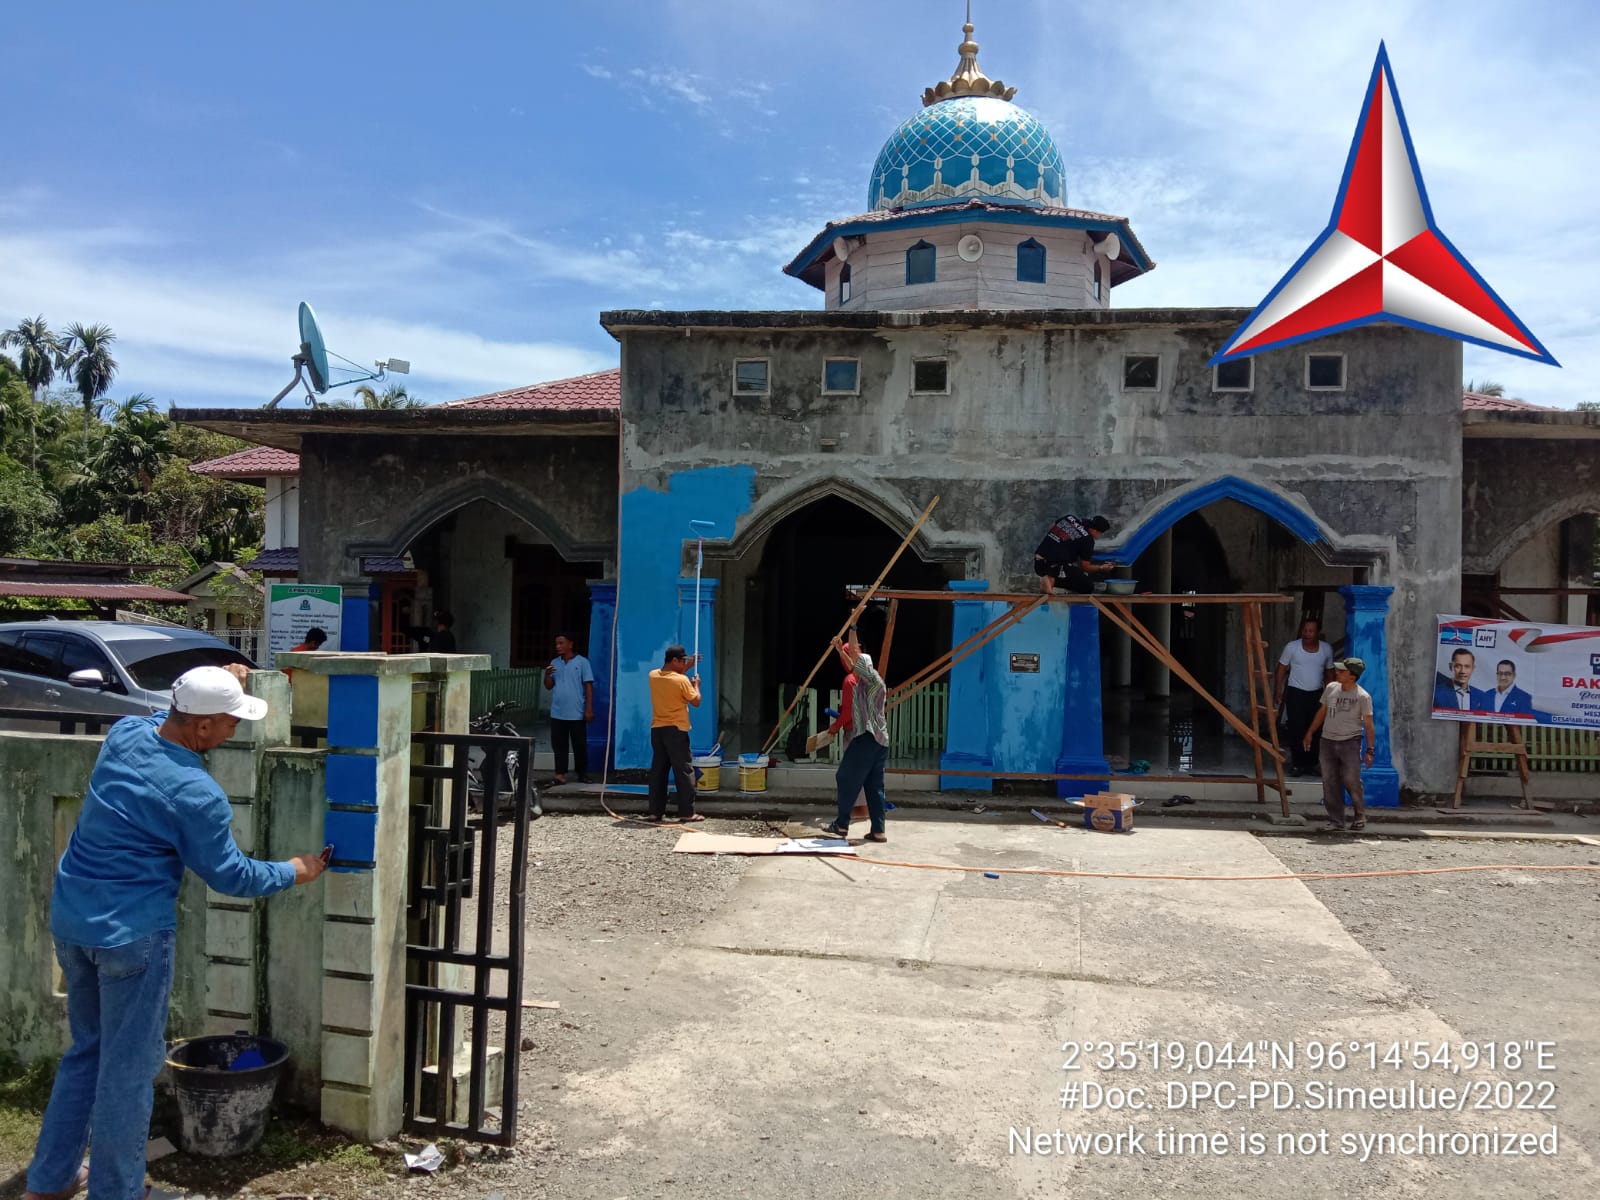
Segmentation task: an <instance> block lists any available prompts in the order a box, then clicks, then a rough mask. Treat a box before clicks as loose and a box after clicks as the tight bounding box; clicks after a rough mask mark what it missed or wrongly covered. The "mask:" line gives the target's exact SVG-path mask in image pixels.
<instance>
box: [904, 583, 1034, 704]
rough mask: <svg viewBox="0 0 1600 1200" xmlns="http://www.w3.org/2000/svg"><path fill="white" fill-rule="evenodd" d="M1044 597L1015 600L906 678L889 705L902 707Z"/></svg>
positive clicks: (1000, 632) (1011, 624)
mask: <svg viewBox="0 0 1600 1200" xmlns="http://www.w3.org/2000/svg"><path fill="white" fill-rule="evenodd" d="M1044 599H1045V597H1044V596H1043V595H1042V594H1041V595H1037V596H1031V597H1029V598H1028V602H1026V603H1015V604H1013V605H1011V607H1010V608H1008V609H1006V611H1005V612H1003V613H1001V614H1000V615H999V616H998V617H996V618H995V619H994V620H992V621H990V622H989V624H987V625H985V626H984V627H983V628H982V629H980V630H978V632H977V633H975V634H973V635H972V636H971V637H969V638H968V639H967V640H966V641H964V642H962V643H961V645H960V646H957V647H956V648H955V649H954V650H951V651H949V652H948V653H947V654H941V655H940V656H939V657H938V658H936V659H934V660H933V662H931V663H929V664H928V665H927V666H926V667H923V668H922V670H920V671H918V672H917V673H916V674H915V675H913V676H912V677H911V678H910V679H908V680H906V681H905V682H904V683H902V684H901V685H900V686H899V687H897V688H895V689H894V690H893V691H891V692H890V693H889V703H888V705H887V708H889V709H894V708H897V707H899V706H900V705H901V704H903V703H905V701H906V699H907V697H908V696H909V695H913V694H915V693H916V691H917V690H919V689H921V688H924V687H927V686H928V685H929V684H930V683H932V682H933V681H934V680H936V679H938V678H939V677H940V676H941V675H943V674H944V673H945V672H946V671H948V670H950V668H952V667H954V666H955V665H956V664H957V663H959V662H961V661H962V660H963V659H965V658H967V657H969V656H970V655H973V654H976V653H977V652H978V651H979V650H982V649H983V648H984V647H985V646H987V645H988V644H989V643H990V642H992V641H993V640H994V639H995V638H997V637H999V636H1000V635H1001V634H1002V633H1004V632H1005V631H1006V630H1008V629H1010V628H1011V627H1012V626H1013V625H1015V624H1016V623H1017V622H1018V621H1020V620H1022V618H1023V617H1025V616H1027V615H1028V614H1029V613H1030V612H1032V611H1033V610H1034V609H1036V608H1038V607H1039V603H1040V601H1042V600H1044ZM947 660H948V661H947Z"/></svg>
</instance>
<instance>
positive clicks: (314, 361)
mask: <svg viewBox="0 0 1600 1200" xmlns="http://www.w3.org/2000/svg"><path fill="white" fill-rule="evenodd" d="M300 353H301V354H303V355H305V356H306V367H307V368H308V369H309V370H310V371H311V387H312V388H313V390H315V391H316V393H317V394H318V395H321V394H322V393H323V392H325V391H327V390H328V346H327V343H325V342H324V341H323V340H322V330H321V329H320V328H319V327H318V326H317V314H316V313H314V312H312V311H311V305H309V304H307V303H306V302H305V301H304V300H302V301H300Z"/></svg>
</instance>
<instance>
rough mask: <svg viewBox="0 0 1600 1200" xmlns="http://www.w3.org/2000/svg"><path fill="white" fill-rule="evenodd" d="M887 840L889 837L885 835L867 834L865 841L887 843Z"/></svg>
mask: <svg viewBox="0 0 1600 1200" xmlns="http://www.w3.org/2000/svg"><path fill="white" fill-rule="evenodd" d="M888 840H889V835H888V834H887V833H869V834H867V841H869V842H887V841H888Z"/></svg>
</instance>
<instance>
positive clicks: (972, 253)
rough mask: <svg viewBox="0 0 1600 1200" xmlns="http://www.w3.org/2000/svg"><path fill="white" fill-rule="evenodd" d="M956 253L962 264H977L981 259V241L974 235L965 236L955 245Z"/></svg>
mask: <svg viewBox="0 0 1600 1200" xmlns="http://www.w3.org/2000/svg"><path fill="white" fill-rule="evenodd" d="M956 253H957V254H959V255H960V256H961V261H962V262H969V263H975V262H977V261H978V260H979V259H980V258H982V257H983V239H982V238H981V237H979V236H978V235H977V234H975V233H969V234H967V236H966V237H964V238H962V239H961V240H960V241H959V242H957V243H956Z"/></svg>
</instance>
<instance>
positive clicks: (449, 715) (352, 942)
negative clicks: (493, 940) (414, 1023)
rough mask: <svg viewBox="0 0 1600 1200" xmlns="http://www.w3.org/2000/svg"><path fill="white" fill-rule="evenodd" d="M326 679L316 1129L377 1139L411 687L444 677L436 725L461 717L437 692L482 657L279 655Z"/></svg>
mask: <svg viewBox="0 0 1600 1200" xmlns="http://www.w3.org/2000/svg"><path fill="white" fill-rule="evenodd" d="M281 659H282V665H283V666H286V667H292V668H294V669H295V670H296V671H301V670H304V671H309V672H312V673H314V674H319V675H326V676H327V677H328V753H327V759H326V767H325V779H326V797H327V807H326V810H325V812H324V814H323V821H324V829H325V833H324V840H325V841H327V842H330V843H332V844H333V847H334V852H333V863H334V865H333V868H332V870H330V871H329V872H328V874H326V875H324V876H323V902H324V910H323V930H322V934H323V936H322V1094H321V1117H322V1122H323V1124H325V1125H330V1126H332V1127H334V1128H336V1129H340V1130H343V1131H344V1132H346V1133H348V1134H350V1135H352V1136H354V1137H358V1138H361V1139H363V1140H365V1141H377V1140H380V1139H382V1138H386V1137H390V1136H392V1135H393V1134H395V1133H396V1132H398V1131H399V1129H400V1121H401V1099H402V1084H403V1076H404V1070H403V1049H404V1043H405V984H406V959H405V947H406V888H407V881H408V876H409V861H410V801H411V730H412V714H413V710H412V683H413V681H414V679H415V677H417V676H433V677H435V678H437V677H439V676H444V677H445V681H446V687H445V689H444V695H442V696H441V697H440V700H441V717H442V718H443V719H442V720H441V724H445V725H446V727H447V728H448V727H449V724H450V723H451V722H452V719H453V718H454V719H459V717H460V716H461V714H462V713H463V712H464V711H465V705H466V694H467V688H466V687H462V686H455V687H451V686H449V685H450V683H451V682H452V681H457V682H459V681H460V680H464V679H466V676H465V674H464V673H465V672H466V671H471V670H481V669H484V668H485V667H487V666H488V657H487V656H486V655H474V654H461V655H439V654H435V655H427V654H411V655H385V654H306V653H302V654H284V655H282V656H281Z"/></svg>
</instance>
